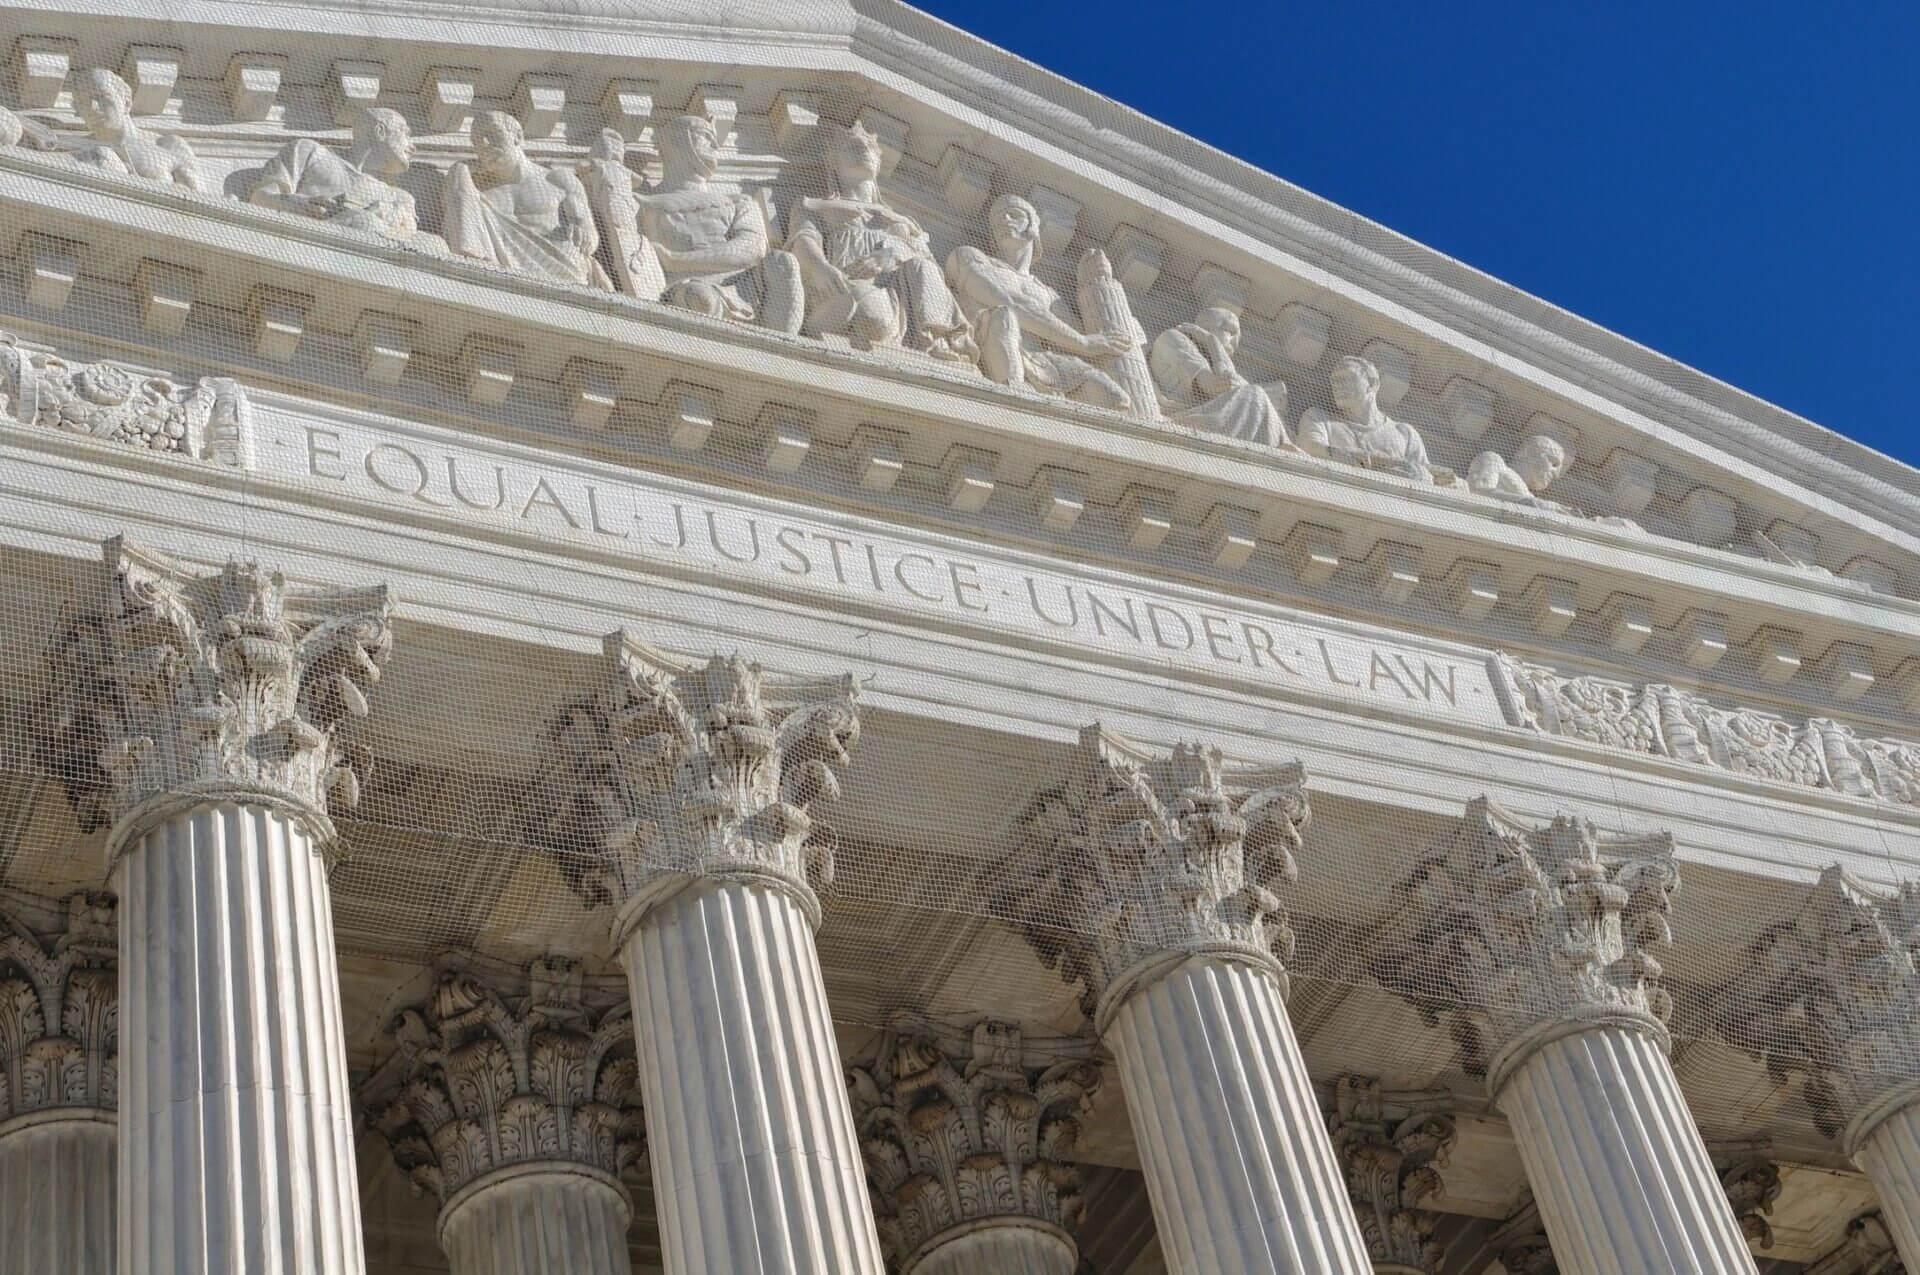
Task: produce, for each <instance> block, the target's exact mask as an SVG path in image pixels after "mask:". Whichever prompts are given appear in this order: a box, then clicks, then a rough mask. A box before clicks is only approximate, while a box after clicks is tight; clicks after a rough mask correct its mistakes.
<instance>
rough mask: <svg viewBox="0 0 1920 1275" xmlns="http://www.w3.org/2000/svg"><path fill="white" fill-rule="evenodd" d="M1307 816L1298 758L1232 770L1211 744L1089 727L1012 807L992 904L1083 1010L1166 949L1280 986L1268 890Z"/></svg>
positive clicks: (1289, 864) (1280, 936)
mask: <svg viewBox="0 0 1920 1275" xmlns="http://www.w3.org/2000/svg"><path fill="white" fill-rule="evenodd" d="M1309 817H1310V816H1309V810H1308V806H1307V797H1306V789H1305V787H1304V781H1303V777H1302V773H1301V769H1300V766H1299V765H1298V763H1294V764H1290V765H1284V766H1270V767H1243V768H1235V769H1231V770H1230V769H1229V768H1228V767H1227V766H1226V764H1225V762H1224V761H1223V759H1222V757H1221V754H1220V752H1219V751H1218V750H1216V749H1209V748H1204V747H1202V746H1200V745H1197V744H1182V745H1179V746H1177V747H1175V748H1174V750H1173V751H1172V753H1170V754H1169V755H1167V756H1164V757H1155V756H1152V755H1149V754H1147V753H1145V752H1143V751H1141V750H1139V749H1137V748H1135V747H1134V746H1133V745H1131V744H1129V743H1127V742H1126V741H1124V740H1121V739H1119V738H1117V737H1116V736H1113V735H1110V734H1108V733H1107V732H1106V731H1105V730H1103V729H1101V728H1100V727H1098V726H1093V727H1088V728H1087V729H1085V730H1083V731H1082V732H1081V733H1080V743H1079V746H1078V747H1077V748H1076V749H1075V750H1074V753H1073V757H1072V759H1071V761H1070V762H1069V764H1068V769H1067V775H1066V778H1065V779H1064V781H1063V782H1061V783H1059V784H1057V785H1055V786H1053V787H1051V788H1048V789H1047V790H1045V791H1044V792H1042V793H1040V794H1039V795H1038V796H1037V797H1035V798H1034V800H1033V801H1032V802H1031V803H1030V804H1029V805H1028V807H1027V809H1026V811H1025V812H1024V813H1023V814H1022V815H1021V816H1020V819H1019V823H1018V825H1017V835H1018V844H1017V847H1016V850H1015V861H1014V863H1013V864H1012V865H1011V866H1010V867H1009V868H1008V869H1007V870H1005V871H1003V872H1002V873H1000V879H1001V880H1003V881H1007V882H1012V883H1017V885H1016V886H1011V887H1008V888H1005V889H1002V890H1000V891H998V892H997V893H996V900H995V906H996V909H997V910H999V911H1001V912H1002V913H1003V914H1004V915H1010V916H1014V917H1017V918H1019V920H1020V921H1021V922H1022V924H1023V927H1024V929H1025V932H1026V935H1027V938H1028V940H1029V941H1030V942H1031V943H1032V944H1033V946H1034V948H1035V950H1036V951H1037V952H1038V953H1039V954H1040V956H1041V958H1042V959H1043V960H1045V961H1046V962H1047V964H1048V965H1049V966H1051V967H1053V968H1054V969H1057V970H1059V971H1060V973H1061V974H1062V975H1063V976H1064V977H1066V978H1067V980H1068V981H1070V982H1076V983H1079V984H1080V985H1081V986H1082V988H1083V989H1084V992H1083V997H1082V1005H1083V1007H1084V1008H1085V1009H1086V1011H1087V1013H1088V1014H1089V1015H1090V1016H1095V1015H1096V1011H1097V1007H1098V1005H1099V1003H1100V1002H1101V1001H1102V1000H1104V999H1105V998H1106V997H1107V996H1108V993H1109V992H1111V991H1116V990H1118V991H1120V992H1122V993H1124V991H1125V990H1126V989H1127V987H1128V986H1130V985H1131V983H1132V976H1133V975H1134V974H1135V973H1137V971H1138V970H1139V969H1140V968H1141V967H1143V966H1144V965H1146V964H1147V963H1150V962H1154V961H1156V960H1159V959H1164V958H1166V957H1168V956H1173V957H1179V956H1183V955H1202V954H1210V955H1216V956H1221V957H1225V958H1228V959H1238V960H1245V961H1250V962H1253V963H1255V964H1260V965H1265V966H1268V967H1270V968H1272V969H1273V970H1274V971H1275V973H1276V974H1277V975H1278V976H1279V977H1280V978H1281V979H1282V980H1283V985H1284V979H1285V969H1284V963H1285V962H1286V961H1287V960H1289V959H1290V958H1291V957H1292V955H1293V931H1292V929H1291V928H1290V927H1289V926H1288V924H1287V918H1286V914H1285V912H1284V911H1283V909H1282V907H1281V900H1280V896H1279V894H1278V891H1279V890H1280V889H1281V888H1282V887H1283V886H1284V885H1286V884H1287V883H1289V882H1291V881H1292V880H1293V878H1294V874H1295V867H1294V859H1293V852H1294V851H1295V850H1297V849H1298V848H1299V846H1300V841H1301V834H1302V832H1303V830H1304V829H1305V828H1306V826H1307V822H1308V819H1309ZM1015 889H1017V891H1018V892H1017V893H1015V892H1013V891H1014V890H1015Z"/></svg>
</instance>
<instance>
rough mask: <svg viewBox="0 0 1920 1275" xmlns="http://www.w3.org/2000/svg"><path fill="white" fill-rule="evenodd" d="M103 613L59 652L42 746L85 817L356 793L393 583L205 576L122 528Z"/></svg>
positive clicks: (306, 804) (93, 824) (234, 572)
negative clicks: (224, 794) (192, 801)
mask: <svg viewBox="0 0 1920 1275" xmlns="http://www.w3.org/2000/svg"><path fill="white" fill-rule="evenodd" d="M105 569H106V570H105V575H106V589H105V595H106V596H105V599H104V602H103V605H102V607H101V609H100V611H99V612H98V613H96V614H94V615H90V616H85V617H82V618H79V619H77V620H75V621H74V622H72V623H71V624H69V625H68V626H67V627H66V629H65V630H64V631H63V632H62V633H61V634H60V635H59V637H58V638H57V639H56V641H55V643H54V646H53V648H52V650H51V651H50V652H49V656H48V662H49V666H50V667H49V673H50V677H49V682H50V686H51V690H50V692H49V695H48V698H47V700H46V701H45V702H44V703H43V704H42V705H41V710H40V720H41V734H40V751H41V760H42V763H43V764H44V765H45V767H46V768H47V770H48V771H49V772H50V773H52V774H53V775H55V776H56V777H58V778H59V779H60V780H62V781H63V783H64V784H65V786H66V789H67V793H68V797H69V800H70V801H72V803H73V804H74V807H75V809H76V812H77V813H78V815H79V817H80V821H81V823H82V825H83V827H86V828H89V829H91V828H97V827H104V826H107V825H109V824H111V823H113V822H115V821H116V820H118V819H120V818H122V817H124V816H125V815H127V814H128V813H129V812H131V811H132V810H134V809H135V808H136V807H138V806H139V805H140V804H141V803H142V802H143V801H145V800H147V799H149V798H152V797H156V796H160V795H163V794H170V793H191V792H219V791H246V792H251V793H254V794H256V795H266V796H271V797H275V798H277V799H282V800H287V801H290V802H292V803H294V804H295V805H296V806H298V807H299V808H301V809H302V810H305V811H308V812H311V813H315V814H324V812H325V810H326V807H327V803H328V800H329V798H332V799H334V800H337V801H339V802H341V803H342V804H343V805H346V806H349V807H350V806H352V805H353V804H354V803H355V802H356V801H357V799H358V794H359V777H358V774H357V773H356V767H359V768H361V769H364V766H365V755H364V750H362V749H359V748H356V747H354V746H352V745H351V744H349V743H348V742H347V740H346V739H344V738H343V736H342V728H343V727H344V726H346V725H347V724H348V723H350V722H352V721H354V720H355V719H358V718H361V717H364V716H365V715H366V713H367V710H368V695H369V693H370V691H371V689H372V687H373V685H374V683H375V682H377V681H378V680H379V677H380V670H381V667H382V666H383V665H384V664H385V662H386V659H387V656H388V654H389V652H390V650H391V645H392V636H391V633H390V631H389V628H388V616H389V613H390V611H391V609H392V599H391V597H390V595H389V593H388V590H387V589H386V587H385V586H384V585H381V586H375V587H373V588H366V589H335V588H324V587H304V586H299V585H291V584H289V583H287V581H286V580H285V579H284V578H283V577H282V576H280V575H279V574H278V573H276V572H270V571H266V570H263V569H262V568H260V567H259V566H257V565H254V564H252V563H237V562H229V563H228V564H227V565H226V566H225V567H224V568H222V569H220V570H219V571H216V572H213V573H211V574H206V575H201V574H198V573H196V572H195V571H194V570H193V569H191V568H189V567H187V566H185V565H183V564H179V563H175V562H173V561H172V560H170V559H168V558H165V557H163V556H161V555H159V554H155V553H151V552H149V551H146V550H144V549H140V548H138V547H136V546H134V545H132V544H130V543H129V542H127V541H126V540H124V539H123V538H121V537H115V538H113V539H111V540H109V541H107V542H106V545H105Z"/></svg>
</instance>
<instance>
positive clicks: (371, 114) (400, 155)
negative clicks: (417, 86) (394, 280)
mask: <svg viewBox="0 0 1920 1275" xmlns="http://www.w3.org/2000/svg"><path fill="white" fill-rule="evenodd" d="M412 162H413V137H412V134H411V133H410V132H409V131H408V129H407V120H406V117H405V116H403V115H402V114H400V112H398V111H393V110H388V109H387V108H386V107H382V106H377V107H371V108H369V109H367V110H364V111H362V112H361V113H360V117H359V119H357V120H355V121H354V125H353V148H352V149H351V150H349V151H348V152H347V153H346V154H345V155H344V156H343V155H339V154H336V153H335V152H333V151H330V150H328V149H327V148H326V147H324V146H322V145H321V144H320V143H319V142H316V141H314V140H313V139H312V138H310V137H302V138H299V139H297V140H295V141H293V142H290V143H289V144H288V145H287V146H286V147H285V148H284V149H282V150H281V152H280V153H279V154H278V155H276V156H274V157H273V158H272V159H271V160H269V161H267V166H266V168H265V169H263V170H262V171H261V174H260V179H259V180H258V181H256V182H255V183H254V186H253V190H252V191H251V192H250V194H249V195H248V198H249V199H250V200H251V201H252V202H253V203H256V204H259V205H260V206H261V207H263V208H278V209H281V210H283V211H285V212H290V213H298V214H300V215H301V216H305V217H312V218H314V219H315V220H317V221H327V222H332V223H333V224H334V225H336V226H345V227H347V228H348V229H351V230H363V231H366V232H367V233H369V234H375V235H381V236H384V237H386V238H388V239H394V240H398V241H399V242H401V243H404V244H407V245H409V246H411V247H415V248H420V249H423V250H426V251H429V252H445V251H446V244H445V242H444V241H442V240H441V238H440V236H438V235H430V234H427V233H425V232H424V231H422V230H421V229H420V224H419V221H418V220H417V219H416V217H415V214H414V207H413V196H412V195H410V194H408V193H407V192H406V191H404V190H402V189H400V187H398V186H395V185H393V184H392V179H394V178H398V177H400V176H402V175H404V174H405V173H406V171H407V166H408V165H409V164H411V163H412Z"/></svg>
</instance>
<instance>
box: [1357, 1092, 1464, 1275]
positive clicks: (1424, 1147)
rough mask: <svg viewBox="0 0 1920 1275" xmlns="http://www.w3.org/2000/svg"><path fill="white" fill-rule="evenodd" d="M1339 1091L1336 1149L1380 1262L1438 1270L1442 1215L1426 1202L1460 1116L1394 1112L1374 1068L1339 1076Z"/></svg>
mask: <svg viewBox="0 0 1920 1275" xmlns="http://www.w3.org/2000/svg"><path fill="white" fill-rule="evenodd" d="M1333 1096H1334V1110H1333V1118H1332V1119H1331V1120H1330V1121H1329V1122H1328V1123H1329V1132H1330V1133H1331V1134H1332V1137H1333V1150H1334V1153H1335V1155H1336V1156H1338V1157H1339V1160H1340V1168H1341V1170H1342V1171H1343V1172H1344V1173H1345V1174H1346V1177H1347V1193H1348V1195H1350V1196H1351V1197H1352V1199H1353V1213H1354V1217H1355V1218H1356V1219H1357V1220H1358V1221H1359V1223H1360V1235H1361V1237H1362V1238H1363V1239H1365V1240H1366V1243H1367V1255H1368V1256H1369V1257H1371V1258H1372V1259H1373V1266H1374V1269H1375V1270H1376V1271H1381V1270H1394V1271H1404V1272H1408V1273H1409V1275H1411V1273H1413V1272H1425V1273H1426V1275H1432V1272H1434V1271H1437V1270H1438V1269H1439V1267H1440V1260H1441V1257H1442V1256H1443V1254H1442V1251H1441V1246H1440V1244H1439V1243H1438V1242H1437V1241H1436V1240H1435V1239H1434V1238H1433V1228H1434V1226H1435V1224H1436V1223H1437V1222H1438V1221H1439V1216H1438V1215H1437V1214H1435V1213H1433V1212H1430V1211H1429V1210H1426V1209H1422V1208H1420V1207H1419V1204H1420V1202H1421V1201H1422V1200H1425V1199H1427V1198H1428V1197H1430V1196H1432V1195H1434V1194H1436V1193H1437V1192H1438V1191H1439V1190H1440V1188H1441V1185H1442V1183H1441V1180H1440V1166H1441V1165H1443V1164H1445V1163H1446V1158H1447V1152H1448V1151H1449V1150H1450V1149H1451V1148H1452V1146H1453V1140H1454V1135H1455V1129H1454V1123H1453V1120H1452V1118H1451V1117H1449V1116H1445V1115H1441V1114H1438V1113H1434V1112H1414V1113H1412V1114H1410V1115H1406V1116H1404V1117H1401V1118H1399V1119H1392V1120H1390V1119H1388V1118H1387V1115H1386V1109H1385V1103H1384V1102H1383V1101H1382V1098H1381V1094H1380V1082H1379V1080H1378V1079H1375V1078H1373V1077H1370V1076H1341V1077H1339V1078H1338V1079H1337V1080H1335V1082H1334V1093H1333Z"/></svg>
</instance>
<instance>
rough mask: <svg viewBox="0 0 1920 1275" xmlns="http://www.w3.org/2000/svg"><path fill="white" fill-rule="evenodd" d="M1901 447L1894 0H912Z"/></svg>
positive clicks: (1916, 137)
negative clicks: (1455, 0)
mask: <svg viewBox="0 0 1920 1275" xmlns="http://www.w3.org/2000/svg"><path fill="white" fill-rule="evenodd" d="M916 2H917V3H919V4H920V6H921V7H922V8H924V9H925V10H927V11H928V12H930V13H933V14H935V15H937V16H939V17H941V18H944V19H945V20H947V21H949V22H952V23H954V24H955V25H956V26H960V27H963V28H965V29H966V30H969V31H971V32H973V33H974V34H975V35H978V36H981V37H982V38H984V39H987V40H991V41H993V42H994V43H996V44H999V45H1001V46H1003V47H1005V48H1008V49H1011V50H1012V51H1014V52H1016V53H1018V54H1020V55H1021V56H1023V57H1026V58H1029V59H1031V60H1032V61H1034V62H1037V63H1039V64H1040V65H1042V66H1045V67H1047V68H1048V69H1050V70H1053V71H1056V72H1058V73H1060V74H1062V75H1065V76H1067V77H1068V78H1070V79H1073V80H1077V81H1079V82H1080V83H1082V84H1085V85H1087V86H1088V87H1090V88H1093V89H1096V90H1098V91H1099V92H1102V93H1105V94H1106V95H1108V96H1110V97H1113V98H1115V99H1117V100H1119V101H1121V102H1124V103H1126V104H1127V105H1129V106H1131V107H1134V108H1135V109H1137V110H1140V111H1142V112H1144V113H1146V114H1148V115H1151V116H1153V117H1155V118H1157V119H1159V120H1162V121H1164V122H1166V123H1168V124H1171V125H1172V126H1174V127H1175V128H1178V129H1180V130H1182V131H1183V132H1187V133H1190V134H1192V135H1194V136H1195V137H1198V138H1200V139H1202V140H1203V141H1206V142H1208V143H1210V144H1212V145H1214V146H1217V147H1219V148H1221V149H1222V150H1225V151H1228V152H1230V153H1232V154H1234V155H1237V156H1239V157H1240V158H1242V159H1244V160H1247V161H1248V162H1250V163H1253V164H1256V165H1258V166H1259V167H1261V168H1264V169H1267V170H1268V171H1270V172H1273V173H1276V174H1278V175H1280V176H1281V177H1284V178H1286V179H1287V180H1289V181H1292V182H1294V183H1296V184H1298V185H1301V186H1304V187H1306V188H1307V189H1308V190H1311V191H1313V192H1315V193H1316V194H1319V195H1322V196H1324V197H1326V198H1328V199H1331V200H1334V201H1335V202H1337V203H1340V204H1343V205H1345V206H1346V207H1348V208H1351V209H1353V210H1354V211H1356V212H1358V213H1361V214H1363V215H1364V216H1367V217H1370V218H1372V219H1374V220H1375V221H1379V222H1381V223H1383V224H1385V225H1387V226H1391V227H1392V228H1394V229H1395V230H1398V231H1400V232H1401V233H1403V234H1406V235H1409V236H1411V237H1412V238H1414V239H1417V240H1420V241H1421V242H1423V243H1426V244H1429V245H1431V246H1432V247H1434V248H1437V249H1439V250H1440V251H1442V252H1445V253H1448V254H1449V255H1451V256H1454V257H1457V258H1459V259H1461V260H1462V261H1465V262H1467V263H1468V264H1470V265H1473V266H1475V267H1477V268H1479V269H1481V270H1485V271H1487V272H1488V273H1490V274H1493V275H1495V276H1497V277H1499V278H1501V279H1504V280H1506V281H1507V282H1509V283H1512V284H1515V285H1516V286H1518V287H1521V288H1525V289H1526V290H1528V291H1529V292H1533V293H1535V294H1537V295H1539V296H1541V297H1544V298H1546V299H1547V300H1549V301H1552V302H1554V303H1555V304H1557V305H1560V306H1563V307H1565V308H1566V309H1569V310H1571V311H1573V312H1574V313H1576V314H1579V315H1582V316H1584V317H1586V318H1588V319H1591V320H1593V321H1595V322H1597V323H1600V324H1603V325H1605V326H1606V327H1609V328H1612V329H1613V330H1615V331H1617V332H1620V333H1622V334H1624V335H1626V336H1628V337H1631V338H1633V339H1634V340H1636V341H1639V342H1641V343H1642V344H1645V345H1648V346H1651V347H1653V348H1654V349H1657V350H1659V351H1661V352H1662V353H1665V354H1668V355H1670V356H1672V357H1674V358H1677V359H1680V360H1681V361H1683V362H1686V363H1690V364H1692V365H1693V366H1695V367H1697V368H1700V369H1701V370H1702V371H1705V372H1707V373H1709V374H1711V375H1713V376H1716V377H1719V378H1720V379H1721V380H1724V381H1727V382H1730V383H1731V384H1733V385H1737V386H1739V387H1740V388H1742V389H1744V390H1748V391H1750V392H1752V393H1754V394H1758V395H1759V396H1761V397H1762V398H1767V399H1771V400H1772V401H1773V402H1776V403H1778V404H1780V405H1781V406H1783V407H1786V408H1788V409H1789V410H1792V411H1794V412H1798V413H1799V414H1801V415H1803V416H1806V417H1808V418H1810V419H1812V420H1814V421H1817V422H1819V423H1820V424H1822V425H1825V426H1827V427H1828V428H1830V429H1834V430H1837V431H1839V432H1840V433H1843V434H1847V435H1849V436H1851V437H1854V438H1857V439H1859V440H1861V441H1862V442H1865V443H1867V444H1869V445H1871V446H1874V447H1877V448H1879V449H1880V450H1882V451H1885V452H1888V453H1890V454H1892V455H1895V456H1898V457H1900V458H1901V459H1903V460H1905V461H1906V462H1907V463H1909V464H1914V465H1920V394H1916V392H1915V385H1914V381H1915V377H1916V373H1920V65H1917V63H1920V3H1916V2H1915V0H1905V3H1878V2H1875V3H1852V4H1838V5H1806V4H1785V3H1772V2H1770V0H1768V2H1756V3H1750V4H1734V3H1714V4H1708V3H1688V4H1651V3H1616V4H1607V5H1573V4H1566V3H1557V4H1556V3H1549V4H1539V3H1537V0H1536V2H1535V3H1528V4H1520V3H1512V4H1509V3H1497V4H1496V3H1462V4H1448V3H1432V2H1429V3H1425V4H1407V3H1397V2H1387V0H1381V2H1377V3H1371V4H1367V5H1346V4H1337V3H1326V2H1322V3H1300V2H1299V0H1290V2H1289V3H1286V4H1284V5H1283V4H1278V3H1271V2H1268V0H1260V2H1256V3H1235V2H1234V0H1214V3H1211V4H1194V3H1186V4H1171V5H1170V4H1165V3H1157V4H1150V3H1147V2H1146V0H1104V2H1102V3H1093V2H1092V0H1042V2H1041V3H1026V4H1010V3H1006V2H1005V0H998V2H995V3H985V2H984V0H916Z"/></svg>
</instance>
